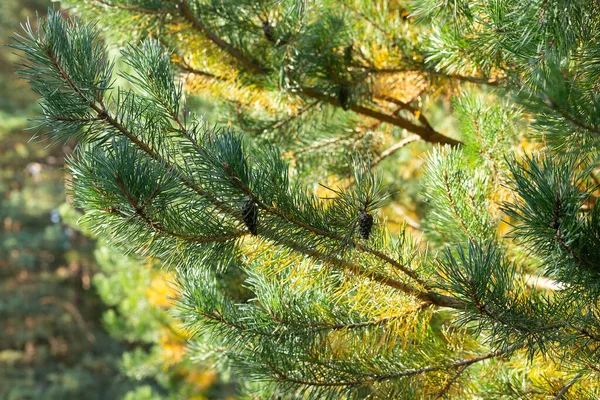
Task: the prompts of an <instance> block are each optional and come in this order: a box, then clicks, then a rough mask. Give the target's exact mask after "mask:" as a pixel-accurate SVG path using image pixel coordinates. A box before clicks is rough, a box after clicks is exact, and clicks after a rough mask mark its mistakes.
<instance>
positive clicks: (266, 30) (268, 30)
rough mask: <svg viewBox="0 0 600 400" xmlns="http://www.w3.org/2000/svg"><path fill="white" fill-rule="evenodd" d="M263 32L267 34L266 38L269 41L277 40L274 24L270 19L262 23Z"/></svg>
mask: <svg viewBox="0 0 600 400" xmlns="http://www.w3.org/2000/svg"><path fill="white" fill-rule="evenodd" d="M262 28H263V33H264V34H265V38H267V40H268V41H269V42H272V43H275V42H276V41H277V40H276V39H275V35H274V34H273V26H272V25H271V23H270V22H269V21H263V24H262Z"/></svg>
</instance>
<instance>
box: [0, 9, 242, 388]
mask: <svg viewBox="0 0 600 400" xmlns="http://www.w3.org/2000/svg"><path fill="white" fill-rule="evenodd" d="M0 5H1V7H0V9H1V12H0V38H1V39H0V40H1V41H2V46H1V47H0V399H2V400H21V399H45V400H54V399H61V400H62V399H121V398H124V399H126V400H136V399H140V400H149V399H153V400H155V399H174V398H177V399H184V398H185V399H204V398H232V397H233V394H234V393H235V385H234V384H233V383H231V382H230V380H228V379H227V377H223V376H217V374H216V373H215V372H213V371H212V370H211V369H210V368H208V367H203V366H202V364H201V363H200V364H197V363H196V364H193V365H191V364H189V361H186V360H185V359H184V357H183V352H184V348H185V342H186V338H187V337H186V333H185V332H182V331H180V330H179V328H178V324H177V321H176V320H175V319H174V318H173V317H172V316H171V315H172V313H171V309H172V305H173V296H174V290H173V287H172V285H170V283H169V281H170V276H169V273H168V272H165V271H163V270H161V269H159V268H155V267H156V266H155V265H153V262H152V261H151V260H143V259H136V258H132V257H127V256H124V255H122V254H119V252H118V251H116V250H115V249H111V248H109V247H107V246H106V245H104V244H103V243H101V242H97V241H95V240H94V239H93V238H92V237H91V235H90V234H89V232H86V230H85V227H82V226H78V227H77V229H74V227H75V226H76V224H75V222H76V220H77V217H78V215H77V210H74V209H72V208H70V207H69V206H68V205H67V204H66V203H65V201H66V197H65V178H67V177H66V176H65V174H64V172H63V166H64V159H65V157H66V156H68V155H69V153H70V152H71V151H72V149H73V147H74V145H75V144H74V143H54V144H52V143H48V142H40V141H39V140H35V139H34V140H30V139H31V138H32V137H33V136H34V135H35V134H36V132H38V130H37V128H36V125H37V124H36V122H35V121H32V118H35V117H36V116H38V115H39V112H40V109H39V105H38V104H37V96H36V95H35V93H33V92H31V91H30V90H29V88H28V86H27V83H26V82H24V81H23V80H20V79H19V78H18V75H17V74H16V70H17V68H18V65H17V64H18V57H17V56H16V55H15V54H14V53H13V51H12V49H11V48H10V47H8V46H7V45H8V44H10V42H11V40H10V36H11V35H14V33H15V32H17V33H18V32H19V30H20V26H19V25H20V24H21V23H24V22H25V21H27V19H28V18H29V19H30V20H31V23H32V24H34V25H35V24H36V21H37V19H36V14H38V15H39V16H43V15H45V14H46V13H47V10H48V7H53V8H59V7H58V3H52V2H51V1H50V0H1V1H0ZM225 381H228V383H225Z"/></svg>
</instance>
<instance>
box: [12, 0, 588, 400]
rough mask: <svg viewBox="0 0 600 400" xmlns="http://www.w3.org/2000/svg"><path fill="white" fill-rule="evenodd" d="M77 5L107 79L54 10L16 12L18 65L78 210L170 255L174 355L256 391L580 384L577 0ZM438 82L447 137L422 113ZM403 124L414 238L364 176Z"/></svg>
mask: <svg viewBox="0 0 600 400" xmlns="http://www.w3.org/2000/svg"><path fill="white" fill-rule="evenodd" d="M77 4H79V3H77ZM78 7H79V8H76V10H80V11H82V12H83V13H84V14H87V15H90V16H92V15H95V16H97V17H99V18H100V19H101V23H104V24H106V25H107V26H108V28H109V29H108V31H109V34H110V35H112V36H113V37H117V38H118V37H121V39H123V38H126V39H129V40H132V39H133V41H134V43H135V44H129V45H127V46H125V47H124V48H123V50H122V57H123V59H124V60H125V62H126V63H127V64H128V66H129V68H130V69H129V70H127V71H126V72H123V73H122V74H121V76H122V77H123V78H124V79H125V81H126V82H127V83H121V82H118V83H117V82H115V80H114V79H115V78H114V75H115V74H114V64H113V61H112V59H111V58H110V57H109V55H108V53H107V50H106V46H105V44H104V42H103V41H102V40H101V39H100V37H99V31H98V29H97V28H96V27H95V26H94V25H90V24H87V23H81V22H78V21H74V20H65V19H63V18H62V17H61V16H60V15H59V14H58V13H51V14H50V15H49V17H48V19H47V20H46V21H44V23H43V25H42V27H41V28H40V29H39V30H35V31H34V30H33V29H31V28H30V27H29V26H26V27H25V32H24V33H23V34H22V35H21V36H19V37H18V38H17V44H16V45H15V48H17V49H18V50H20V51H22V52H23V54H24V60H25V63H24V67H23V70H22V73H23V75H24V76H25V77H26V78H27V79H29V81H30V83H31V85H32V87H33V88H34V90H35V91H36V92H37V93H39V95H40V96H41V97H42V106H43V111H44V114H43V117H42V118H41V122H42V123H43V124H45V125H46V126H48V127H49V128H50V129H51V134H50V136H51V137H52V138H53V139H55V140H65V139H72V138H77V139H79V140H80V142H81V145H80V146H79V148H78V151H77V152H76V154H75V155H74V156H73V157H72V158H71V159H70V161H69V171H70V173H71V176H72V178H71V181H70V191H71V194H72V196H73V199H74V203H75V205H76V206H78V207H81V208H83V209H84V210H85V211H86V214H85V216H84V217H83V220H84V221H85V223H86V224H89V225H90V226H92V228H93V230H94V231H95V232H96V233H97V234H99V235H101V236H102V237H104V238H106V240H108V241H110V242H111V243H112V244H114V245H118V246H121V247H123V248H125V249H128V250H129V251H131V252H137V253H138V254H140V255H143V256H150V257H153V258H158V259H161V262H162V263H163V264H164V265H165V266H170V267H172V268H174V269H175V270H176V273H177V284H178V290H179V295H180V300H179V306H178V314H179V316H180V317H181V318H182V319H183V321H184V324H185V326H186V327H187V329H189V331H190V332H192V333H193V334H194V338H193V339H192V340H191V344H190V354H191V356H192V357H193V358H201V359H208V360H212V361H213V362H214V363H215V365H216V366H218V367H219V368H223V369H231V370H232V371H233V372H234V373H235V374H237V376H238V377H240V381H242V382H243V384H244V385H245V387H244V391H245V393H247V394H248V395H249V396H255V397H258V398H272V397H273V398H274V397H277V396H284V397H286V398H287V397H289V398H294V397H299V398H300V397H307V398H340V397H342V398H346V397H348V398H364V397H374V398H444V397H447V398H456V397H461V398H471V397H473V398H548V397H555V398H574V399H581V398H597V397H598V395H599V394H600V387H599V384H598V382H600V380H599V379H598V373H599V371H600V359H599V353H598V350H599V349H600V347H599V343H600V322H599V316H600V310H599V307H598V296H599V295H600V285H599V283H598V282H600V280H599V279H598V278H599V274H600V270H599V268H600V231H599V230H600V224H599V221H600V219H599V218H600V203H599V202H598V201H597V195H598V192H597V185H596V183H595V180H596V178H595V176H596V175H595V172H596V171H595V170H596V169H597V165H598V162H597V158H596V156H595V155H596V147H597V145H598V143H597V137H596V136H597V134H598V131H599V129H600V120H599V118H600V102H599V101H598V91H599V86H598V84H597V82H598V65H599V56H600V47H599V45H598V43H597V41H596V40H595V38H597V37H598V33H600V13H598V12H597V11H598V9H597V8H598V4H597V2H594V1H591V0H590V1H583V0H581V1H559V0H556V1H535V2H526V3H525V4H523V2H518V1H513V0H497V1H475V2H466V1H452V2H442V3H438V2H434V1H430V0H415V1H414V2H413V3H410V4H408V5H407V6H406V7H404V6H403V3H400V2H372V3H368V4H367V3H366V2H365V3H364V4H363V2H358V1H357V2H344V3H342V2H337V1H318V2H317V1H314V2H306V1H281V2H255V1H241V0H229V1H222V0H220V1H211V0H206V1H185V0H183V1H182V2H177V3H176V2H155V1H146V0H141V1H111V2H109V1H104V0H102V1H101V0H95V1H91V2H85V3H81V4H80V5H79V6H78ZM411 13H412V14H411ZM412 16H415V17H412ZM123 27H126V28H127V29H124V28H123ZM142 39H143V40H142ZM138 40H141V41H139V42H138ZM169 49H171V50H172V49H174V52H171V51H170V50H169ZM180 72H183V73H184V75H183V79H182V80H178V79H176V78H177V77H178V76H180V75H179V73H180ZM186 73H192V74H193V75H194V76H195V78H194V79H193V80H190V77H189V76H187V77H186ZM455 81H458V82H462V83H468V84H469V85H472V84H474V85H472V87H470V88H466V87H463V86H459V87H458V90H456V89H455V85H454V82H455ZM127 85H129V86H131V89H127ZM184 89H186V90H188V91H194V90H200V91H201V92H202V94H203V95H205V96H210V98H211V99H212V100H211V101H214V102H215V104H216V105H217V107H218V108H217V110H218V113H219V114H220V115H223V118H224V119H226V120H227V122H228V123H229V125H231V126H229V127H226V128H225V127H223V128H218V127H216V126H213V125H212V124H209V123H208V122H206V121H205V120H203V119H202V118H201V117H198V116H196V115H195V114H194V113H193V112H191V111H192V110H190V107H189V105H186V102H185V100H184V96H183V92H184ZM502 95H509V96H504V97H505V99H502ZM403 96H405V97H403ZM425 96H428V97H425ZM215 98H217V99H220V100H221V101H217V100H214V99H215ZM448 98H452V101H453V106H452V108H451V112H452V114H453V115H454V116H455V120H454V121H455V122H454V123H455V125H456V126H457V130H458V132H459V133H460V139H461V140H460V142H459V141H458V140H455V139H451V138H450V136H447V135H444V134H442V133H440V132H439V131H438V129H440V128H438V129H436V128H434V126H436V124H434V123H432V122H429V119H428V118H426V117H425V116H424V115H425V114H426V113H427V114H428V115H429V114H432V115H434V114H436V113H442V114H443V113H444V111H445V110H444V109H443V108H444V107H443V105H444V104H445V103H444V100H445V99H448ZM427 99H429V100H428V101H427ZM428 102H429V108H428V107H427V106H426V105H427V103H428ZM436 103H437V104H438V105H441V106H438V107H434V106H433V104H436ZM391 105H394V106H395V107H397V108H396V109H395V110H394V109H387V108H386V106H391ZM446 111H447V110H446ZM443 115H444V116H445V117H448V115H447V114H443ZM439 119H441V118H439ZM439 126H440V127H441V126H442V123H440V124H439ZM446 126H447V129H448V130H449V129H450V127H451V126H452V123H448V124H447V125H446ZM398 128H400V129H398ZM526 134H527V135H526ZM536 137H538V138H541V139H542V140H538V141H535V139H536ZM524 138H532V139H524ZM391 140H395V141H396V143H395V144H394V145H392V146H391V147H389V148H388V149H386V150H384V151H381V148H382V147H383V146H382V143H386V141H391ZM417 140H423V141H426V142H432V143H434V144H436V147H435V148H434V149H433V150H432V151H431V152H430V154H429V156H428V157H427V160H426V163H425V165H424V168H423V171H424V175H423V177H422V180H421V181H422V185H423V186H422V188H423V193H424V194H425V196H424V199H421V200H419V197H417V196H414V195H413V194H411V193H408V194H407V196H406V197H408V198H410V197H411V196H413V198H412V200H411V202H420V203H424V204H425V206H424V207H423V208H425V210H424V213H425V218H424V220H423V224H422V225H420V224H419V223H416V222H412V223H411V224H412V225H413V226H414V227H415V228H417V229H421V228H422V229H423V231H424V236H423V238H422V239H421V240H414V239H412V238H411V236H410V235H409V233H408V232H407V229H406V227H403V228H402V229H400V231H399V232H394V231H392V229H393V227H390V225H393V224H389V223H387V222H386V214H387V210H388V208H392V209H393V208H394V207H395V206H398V205H399V204H401V202H402V200H403V197H404V196H403V195H402V194H398V193H392V192H391V191H390V190H388V188H387V187H386V185H385V184H384V182H387V181H388V180H389V179H390V176H391V177H393V178H395V179H396V180H398V178H397V171H394V170H393V169H392V168H393V166H392V165H389V164H390V163H389V161H390V160H391V159H392V158H393V157H390V156H391V155H395V156H397V159H398V160H400V161H402V157H403V156H404V157H405V156H406V153H403V152H402V151H401V150H400V149H402V148H403V147H405V146H406V145H407V144H408V143H411V142H414V141H417ZM440 144H443V145H445V146H443V147H442V146H439V145H440ZM424 148H426V147H424ZM348 149H349V150H348ZM404 150H406V149H404ZM315 153H316V154H317V155H318V157H315V156H314V155H315ZM400 153H403V154H400ZM324 155H327V157H328V159H327V161H324V158H323V156H324ZM382 161H387V164H386V162H383V163H382ZM386 165H388V167H387V168H384V167H385V166H386ZM315 179H319V182H322V184H321V186H320V187H319V188H315V187H314V186H313V187H312V188H311V186H310V185H309V184H308V183H309V182H313V181H314V180H315ZM384 179H385V181H384ZM413 182H414V181H413ZM387 186H390V185H387ZM414 186H415V185H414V183H412V184H410V187H413V189H412V190H413V191H414ZM397 187H402V186H397ZM311 189H312V190H311ZM507 225H510V226H511V228H510V231H509V232H507V231H508V229H507ZM419 227H420V228H419Z"/></svg>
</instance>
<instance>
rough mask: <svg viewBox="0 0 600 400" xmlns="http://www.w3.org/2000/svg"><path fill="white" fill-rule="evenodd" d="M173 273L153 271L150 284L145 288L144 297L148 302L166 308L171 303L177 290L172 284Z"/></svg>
mask: <svg viewBox="0 0 600 400" xmlns="http://www.w3.org/2000/svg"><path fill="white" fill-rule="evenodd" d="M172 282H173V275H172V274H171V273H169V272H165V271H153V276H152V278H151V280H150V285H148V288H147V289H146V297H147V298H148V301H149V302H150V304H152V305H154V306H156V307H160V308H167V307H171V306H172V305H173V301H174V299H175V298H176V297H177V290H176V288H175V287H174V285H173V283H172Z"/></svg>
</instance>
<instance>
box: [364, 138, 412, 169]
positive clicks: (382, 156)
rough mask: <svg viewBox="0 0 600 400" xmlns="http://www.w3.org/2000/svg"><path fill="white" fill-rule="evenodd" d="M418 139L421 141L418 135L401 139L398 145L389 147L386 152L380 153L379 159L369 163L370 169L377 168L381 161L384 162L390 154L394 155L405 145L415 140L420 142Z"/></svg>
mask: <svg viewBox="0 0 600 400" xmlns="http://www.w3.org/2000/svg"><path fill="white" fill-rule="evenodd" d="M420 139H421V137H420V136H419V135H410V136H409V137H407V138H404V139H402V140H401V141H399V142H398V143H396V144H394V145H393V146H391V147H389V148H387V149H386V150H384V151H383V152H381V154H380V155H379V157H377V158H376V159H375V160H373V162H372V163H371V168H375V167H376V166H377V164H379V163H380V162H381V161H383V160H385V159H386V158H387V157H389V156H391V155H392V154H394V153H395V152H397V151H398V150H400V149H401V148H403V147H405V146H406V145H408V144H410V143H412V142H416V141H417V140H420Z"/></svg>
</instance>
